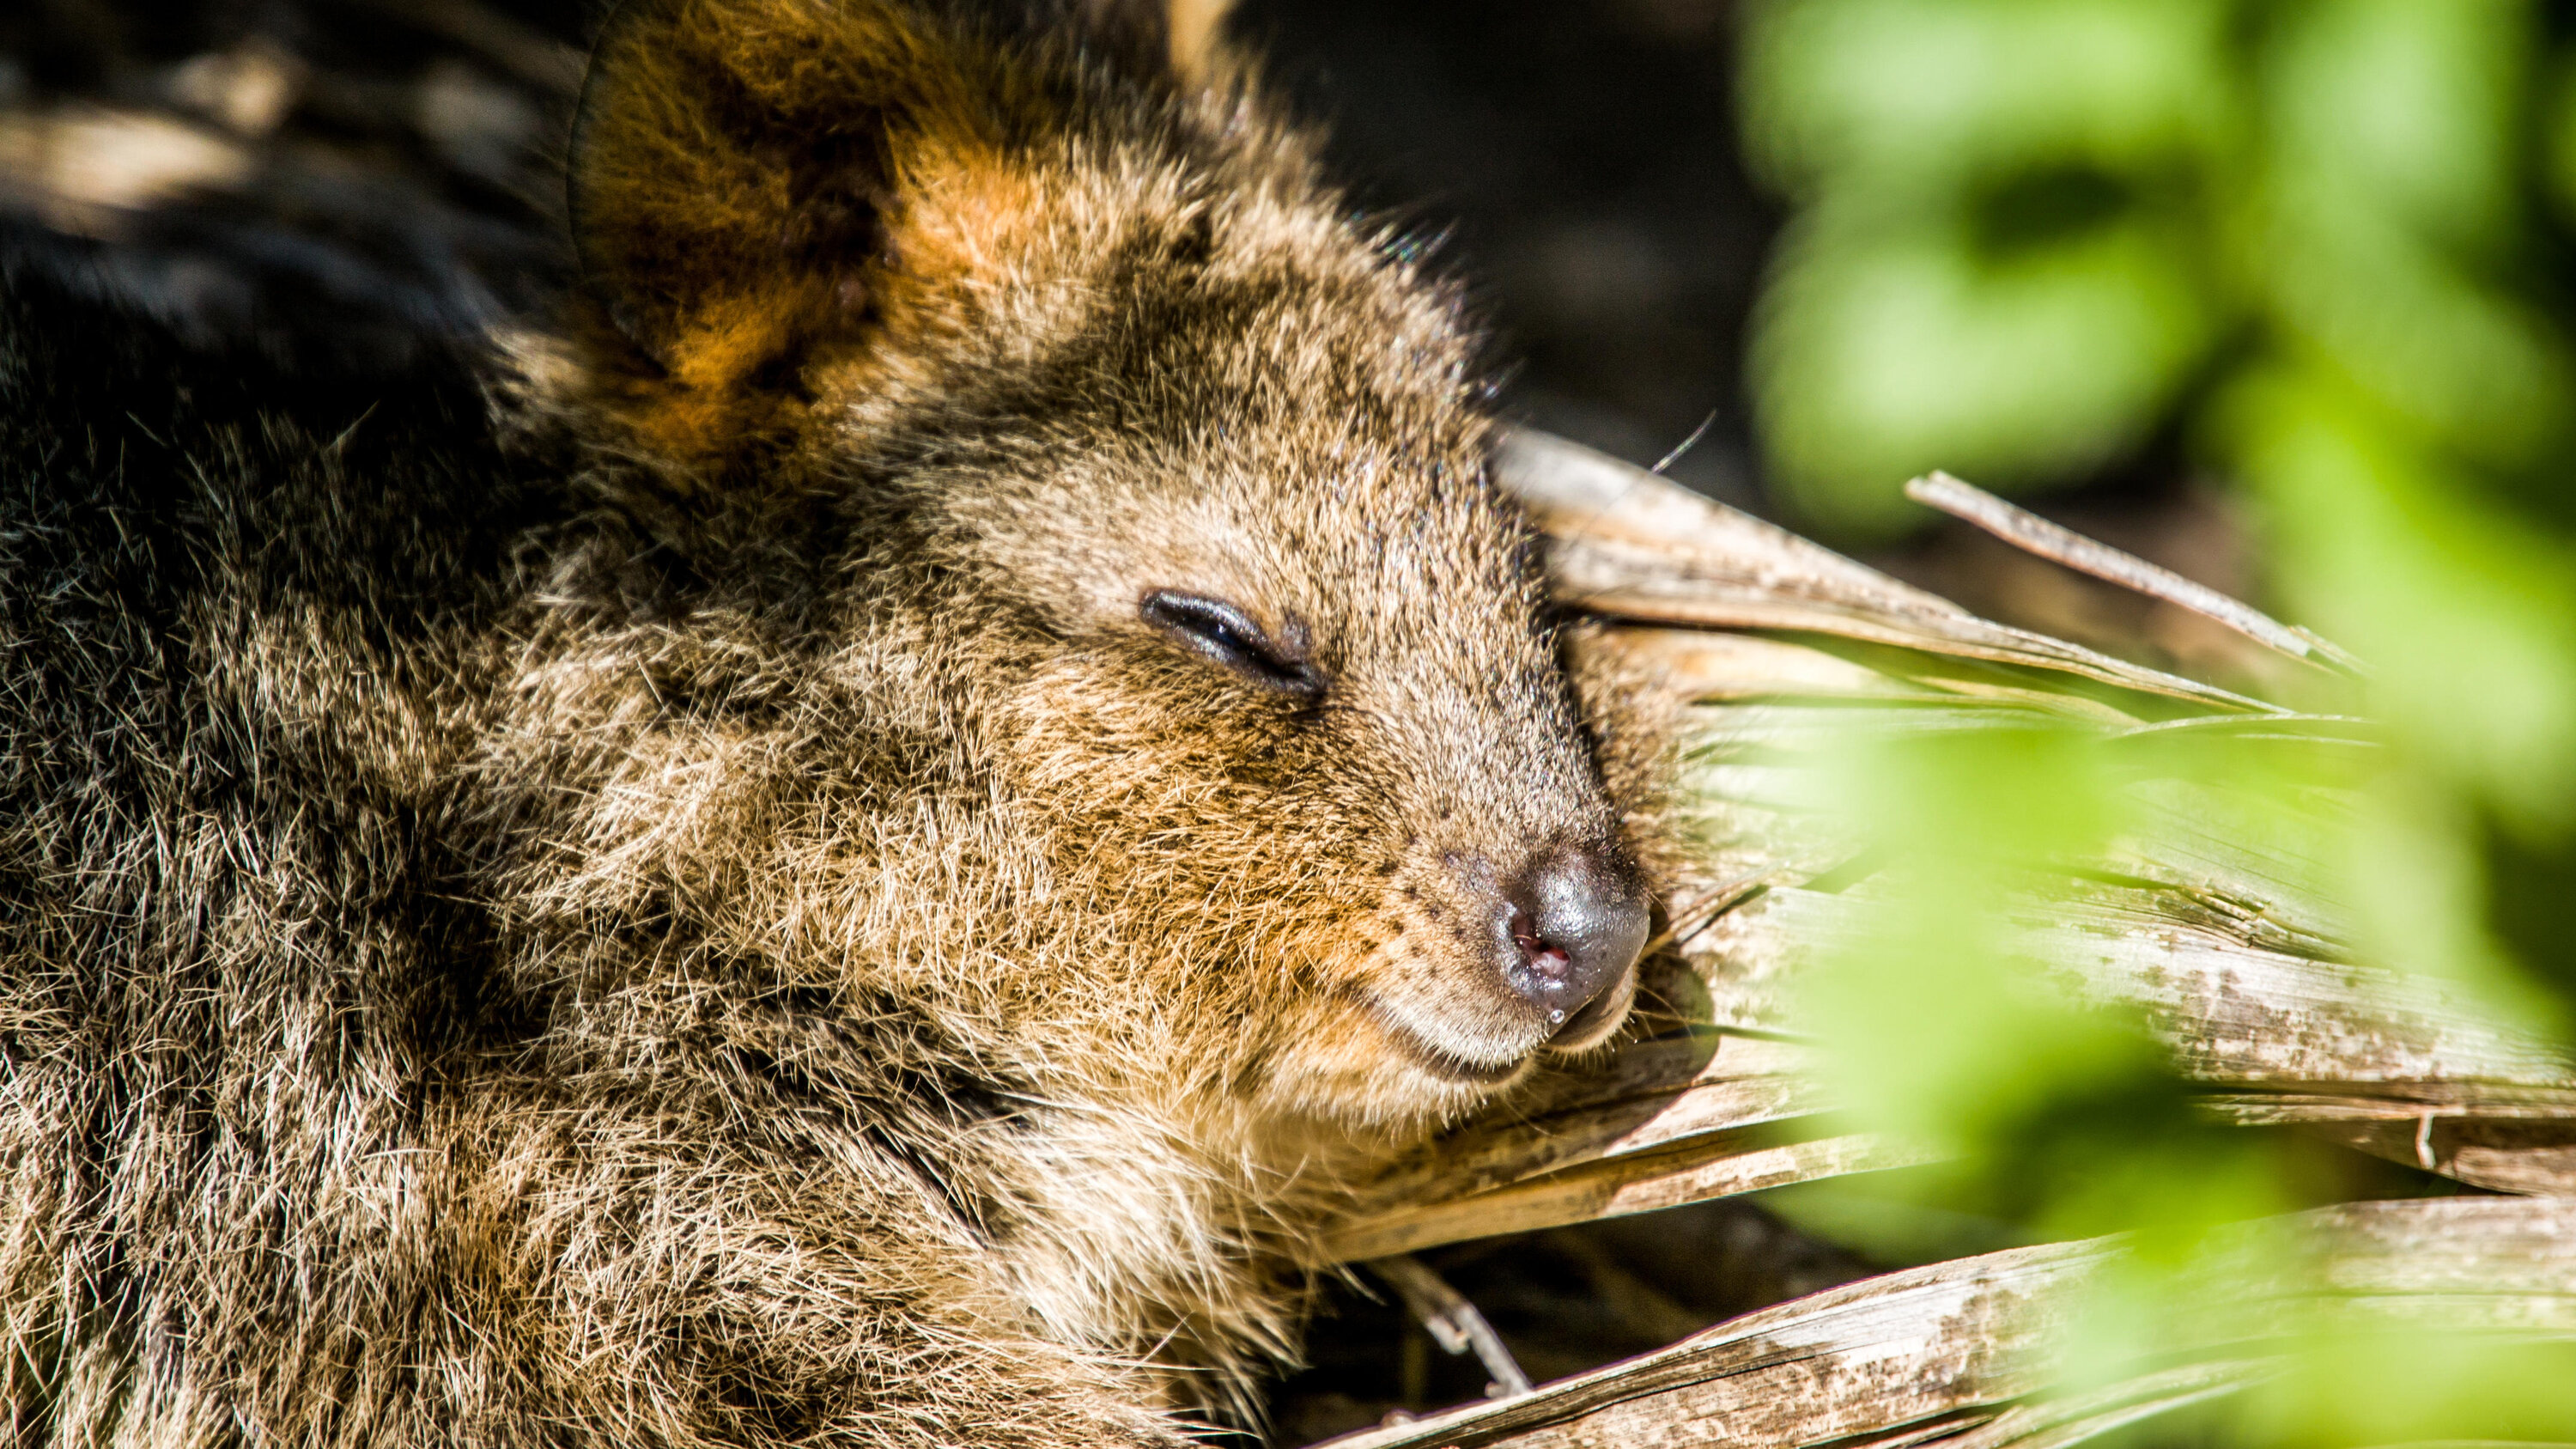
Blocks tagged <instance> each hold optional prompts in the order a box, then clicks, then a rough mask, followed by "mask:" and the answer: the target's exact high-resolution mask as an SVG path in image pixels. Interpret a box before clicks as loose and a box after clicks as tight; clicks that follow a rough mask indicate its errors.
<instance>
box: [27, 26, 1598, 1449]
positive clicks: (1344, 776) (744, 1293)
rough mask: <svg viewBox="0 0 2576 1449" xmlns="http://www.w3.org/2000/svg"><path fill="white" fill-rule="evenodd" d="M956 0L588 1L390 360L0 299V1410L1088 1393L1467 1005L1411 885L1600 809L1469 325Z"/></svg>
mask: <svg viewBox="0 0 2576 1449" xmlns="http://www.w3.org/2000/svg"><path fill="white" fill-rule="evenodd" d="M1030 13H1031V14H1035V15H1037V17H1038V20H1039V21H1044V22H1045V23H1043V24H1041V23H1035V22H1032V21H1031V20H1030V19H1029V17H1028V15H1019V14H1016V13H1015V14H1014V15H1013V16H1004V17H1000V18H996V15H995V14H991V13H988V14H985V15H982V16H981V17H980V18H979V17H967V18H963V19H961V18H958V17H955V16H942V15H931V14H924V13H919V12H915V11H913V10H911V9H908V8H905V7H903V6H901V5H897V4H893V3H887V0H845V3H842V4H839V5H837V6H835V5H828V4H825V3H822V0H721V3H718V0H671V3H668V4H665V5H661V6H659V7H656V8H654V9H652V10H650V11H648V12H645V13H641V14H638V15H634V16H629V17H627V18H625V19H624V20H622V21H620V22H619V24H618V26H617V27H616V28H613V29H612V32H611V36H610V39H609V41H608V42H607V44H606V46H605V48H604V51H603V60H602V62H601V67H602V68H601V70H600V72H599V77H600V78H599V79H598V80H597V81H595V82H594V85H593V88H592V96H591V98H590V102H591V106H592V109H591V111H590V113H589V114H588V116H587V117H586V119H585V123H584V126H583V129H582V137H583V139H582V143H581V149H580V152H579V155H578V156H577V160H576V176H577V180H578V182H579V185H578V188H577V192H576V196H577V200H578V202H579V224H580V228H581V236H580V241H581V249H582V252H583V255H584V257H585V258H586V260H587V262H588V264H589V266H590V268H591V283H590V291H589V293H588V296H587V298H586V300H584V301H583V302H582V303H581V304H580V305H578V306H576V307H575V308H574V309H573V312H572V314H571V315H570V316H568V317H567V319H566V321H565V323H564V325H563V326H561V327H559V328H552V329H548V330H546V331H543V332H539V333H528V334H522V335H514V336H510V337H505V338H501V339H497V340H496V342H495V345H494V351H493V353H492V354H491V355H489V356H485V357H469V358H464V359H458V360H453V361H441V360H437V359H431V360H428V361H424V362H423V363H421V364H420V366H419V367H418V368H417V369H416V371H415V372H414V373H413V374H412V375H410V376H408V377H406V378H404V379H401V380H400V383H399V385H394V386H381V385H379V386H371V387H370V388H369V390H367V391H366V392H365V393H364V394H363V395H356V394H353V395H349V396H334V395H332V394H331V392H330V390H329V388H328V386H327V385H323V384H316V383H314V382H312V381H310V380H304V381H297V380H295V379H293V378H291V377H289V376H287V375H284V374H273V373H267V372H264V371H263V370H262V368H261V365H260V364H258V363H256V362H254V361H246V360H240V359H232V360H223V359H217V360H207V359H204V358H202V357H192V356H190V355H189V354H186V353H184V352H182V351H180V350H178V349H177V348H175V347H169V346H163V345H161V344H159V343H156V342H155V341H154V340H153V337H152V335H151V333H150V332H149V331H148V329H145V328H143V327H140V326H136V325H130V324H125V323H121V322H118V321H116V320H115V319H112V318H108V317H106V316H104V315H103V314H99V313H95V312H90V311H85V310H83V309H80V308H78V307H76V306H73V305H72V304H68V303H63V302H57V301H49V300H47V299H45V298H43V297H39V296H18V297H15V298H13V299H12V300H11V301H10V302H9V303H8V310H7V311H6V313H5V314H0V487H5V489H6V492H5V496H0V631H5V632H0V762H5V763H0V812H5V813H0V952H5V958H0V959H5V967H6V978H5V988H0V1155H5V1161H6V1163H7V1166H6V1169H5V1177H0V1191H5V1194H6V1196H5V1198H0V1349H5V1352H6V1357H5V1359H0V1364H4V1365H5V1367H0V1374H5V1381H6V1382H5V1389H0V1393H5V1397H6V1400H7V1402H8V1404H9V1405H10V1406H11V1412H12V1413H13V1415H14V1422H15V1428H16V1432H17V1442H24V1443H31V1444H62V1445H70V1444H89V1443H94V1442H111V1441H112V1442H117V1443H126V1442H133V1443H145V1442H149V1443H152V1444H156V1445H158V1444H169V1445H192V1446H193V1445H200V1444H203V1445H214V1444H232V1443H243V1444H369V1445H393V1444H413V1443H418V1444H431V1443H440V1444H476V1445H522V1444H524V1445H536V1444H671V1445H699V1444H719V1443H731V1444H760V1445H773V1444H786V1443H791V1442H793V1443H815V1444H843V1445H909V1444H924V1445H928V1444H953V1443H959V1442H972V1443H975V1444H979V1445H1010V1444H1032V1445H1035V1444H1101V1443H1141V1442H1157V1441H1161V1440H1164V1439H1167V1438H1169V1437H1171V1436H1172V1435H1173V1434H1174V1432H1175V1430H1174V1428H1173V1427H1172V1426H1173V1423H1174V1421H1173V1419H1172V1418H1170V1417H1169V1416H1170V1414H1171V1413H1172V1412H1174V1411H1186V1410H1189V1409H1190V1408H1192V1407H1193V1406H1199V1407H1202V1408H1204V1407H1210V1406H1214V1407H1220V1408H1221V1407H1223V1406H1224V1405H1226V1404H1227V1403H1229V1402H1239V1395H1240V1393H1241V1386H1242V1384H1243V1382H1244V1381H1245V1375H1246V1374H1248V1373H1249V1372H1251V1371H1252V1368H1253V1366H1254V1365H1255V1364H1256V1363H1257V1362H1258V1361H1259V1360H1260V1359H1261V1358H1262V1357H1263V1356H1264V1355H1269V1354H1284V1353H1286V1352H1288V1351H1289V1344H1290V1333H1291V1329H1292V1327H1293V1323H1294V1316H1295V1312H1296V1300H1297V1293H1296V1285H1297V1283H1298V1281H1299V1277H1300V1274H1301V1273H1302V1272H1303V1271H1305V1270H1306V1269H1307V1268H1309V1267H1311V1266H1312V1258H1313V1253H1312V1248H1311V1243H1312V1242H1313V1240H1314V1234H1315V1232H1316V1230H1317V1228H1318V1226H1319V1225H1320V1224H1322V1223H1323V1222H1324V1221H1325V1220H1326V1219H1327V1218H1328V1216H1329V1214H1330V1212H1331V1210H1332V1207H1333V1204H1334V1202H1335V1200H1336V1195H1337V1193H1339V1192H1340V1191H1341V1190H1342V1189H1343V1188H1344V1187H1345V1186H1346V1185H1347V1184H1348V1183H1350V1182H1352V1181H1354V1180H1355V1179H1357V1178H1359V1177H1361V1176H1363V1175H1364V1174H1365V1173H1366V1172H1367V1171H1368V1170H1369V1169H1370V1167H1371V1166H1372V1165H1373V1164H1375V1163H1377V1162H1379V1161H1382V1160H1384V1159H1385V1158H1386V1157H1387V1156H1388V1155H1389V1154H1392V1153H1394V1152H1397V1151H1400V1150H1402V1149H1403V1148H1404V1147H1405V1146H1407V1145H1409V1144H1410V1143H1412V1142H1414V1141H1417V1140H1419V1138H1420V1137H1421V1136H1422V1134H1424V1133H1425V1132H1427V1131H1429V1130H1431V1129H1433V1128H1435V1127H1436V1126H1438V1125H1439V1124H1441V1123H1442V1122H1444V1121H1448V1120H1453V1119H1454V1118H1455V1117H1456V1116H1457V1115H1458V1114H1460V1113H1462V1112H1464V1111H1467V1110H1469V1109H1471V1108H1474V1107H1476V1106H1479V1105H1481V1104H1483V1103H1486V1102H1489V1101H1491V1100H1492V1099H1493V1098H1494V1097H1495V1095H1496V1094H1497V1093H1499V1092H1501V1091H1503V1090H1505V1089H1507V1088H1508V1086H1509V1085H1510V1084H1511V1083H1512V1082H1513V1081H1515V1080H1517V1079H1519V1078H1521V1077H1523V1076H1525V1075H1526V1073H1527V1071H1528V1064H1529V1062H1530V1060H1531V1059H1532V1057H1533V1055H1534V1054H1535V1053H1536V1052H1537V1051H1538V1050H1539V1049H1540V1047H1541V1046H1542V1044H1543V1043H1545V1042H1546V1040H1547V1038H1548V1036H1549V1032H1550V1028H1549V1027H1548V1026H1547V1025H1546V1024H1545V1023H1543V1022H1539V1021H1536V1020H1535V1019H1533V1018H1532V1017H1531V1016H1530V1014H1529V1013H1528V1011H1527V1010H1526V1009H1525V1008H1524V1007H1523V1006H1521V1005H1520V1004H1518V1003H1516V1002H1515V1001H1514V1000H1512V999H1510V998H1509V997H1508V996H1507V994H1506V993H1504V992H1503V991H1502V990H1501V988H1500V987H1499V986H1498V984H1497V983H1496V981H1495V980H1494V977H1493V971H1492V967H1491V963H1490V961H1489V960H1487V959H1486V957H1485V956H1484V955H1483V954H1480V951H1481V948H1480V947H1479V945H1478V942H1477V941H1476V939H1475V931H1474V929H1473V926H1472V923H1462V920H1461V917H1462V916H1463V915H1466V914H1469V913H1472V911H1473V910H1474V909H1476V907H1475V904H1474V902H1475V900H1476V899H1477V897H1476V894H1475V892H1476V890H1477V889H1478V882H1479V881H1480V880H1481V879H1483V878H1486V877H1490V876H1491V875H1492V874H1493V873H1494V872H1496V871H1507V870H1509V869H1511V868H1513V863H1514V862H1516V861H1519V860H1522V859H1525V858H1527V857H1528V856H1529V855H1530V854H1531V852H1533V851H1537V850H1540V849H1544V848H1547V847H1548V846H1549V845H1551V844H1552V843H1561V842H1567V841H1574V842H1579V843H1582V844H1585V845H1587V846H1589V847H1591V848H1593V849H1596V850H1600V851H1603V852H1607V853H1608V856H1609V857H1612V858H1615V857H1618V856H1619V855H1620V854H1621V853H1622V851H1623V849H1624V848H1623V847H1621V846H1619V845H1618V844H1617V837H1618V835H1619V832H1620V830H1621V826H1620V823H1619V818H1618V816H1617V813H1616V812H1615V811H1614V809H1613V807H1612V805H1611V803H1610V796H1609V793H1608V791H1607V790H1606V788H1605V786H1604V784H1603V782H1602V777H1601V767H1600V764H1599V762H1598V760H1597V759H1596V755H1595V751H1594V749H1593V747H1592V746H1591V744H1590V743H1588V741H1587V736H1586V733H1585V730H1584V727H1583V726H1582V724H1581V723H1580V720H1579V718H1578V715H1577V712H1576V710H1575V708H1574V704H1573V701H1572V697H1571V693H1570V689H1569V685H1568V681H1567V678H1566V675H1565V671H1564V668H1563V666H1562V664H1561V662H1560V658H1559V641H1558V640H1557V638H1556V637H1555V636H1554V634H1553V633H1552V632H1551V631H1550V629H1549V627H1548V624H1547V621H1546V616H1545V612H1544V606H1543V599H1542V594H1541V589H1540V585H1539V582H1538V579H1537V577H1536V573H1535V569H1534V565H1533V549H1532V543H1531V540H1530V538H1529V536H1528V531H1527V527H1526V525H1525V523H1524V522H1523V521H1522V520H1521V518H1520V517H1519V516H1518V515H1517V514H1516V513H1515V512H1514V511H1513V510H1512V509H1511V508H1509V507H1508V506H1507V505H1506V504H1505V503H1504V502H1503V501H1502V500H1501V498H1500V497H1499V496H1498V495H1497V494H1496V492H1495V491H1494V489H1493V487H1492V485H1491V484H1490V482H1489V481H1488V480H1487V478H1486V477H1485V473H1484V463H1485V449H1486V445H1487V439H1486V423H1485V422H1484V420H1483V418H1482V415H1481V414H1480V412H1479V411H1478V401H1479V397H1480V393H1479V389H1478V387H1477V385H1476V383H1475V381H1474V379H1473V377H1472V375H1471V372H1470V369H1469V357H1470V353H1471V342H1472V340H1471V338H1470V337H1469V336H1468V334H1467V333H1466V331H1465V330H1464V329H1463V328H1462V327H1461V326H1460V325H1459V323H1458V321H1457V319H1456V317H1455V315H1454V308H1453V305H1452V303H1451V302H1450V300H1449V299H1448V298H1447V297H1446V296H1445V295H1444V294H1443V293H1442V292H1440V291H1439V290H1438V289H1436V288H1434V287H1431V286H1430V285H1428V284H1427V283H1425V282H1424V281H1423V280H1422V279H1421V278H1420V277H1418V276H1416V275H1415V274H1414V273H1413V272H1412V270H1411V268H1410V266H1409V265H1408V264H1406V263H1404V262H1401V261H1398V260H1395V259H1393V258H1392V257H1391V256H1390V254H1389V253H1388V252H1387V251H1386V250H1385V249H1384V248H1382V247H1381V246H1380V245H1379V239H1378V238H1376V237H1373V236H1371V235H1368V234H1366V233H1364V232H1360V231H1357V230H1354V229H1353V227H1352V226H1351V224H1350V223H1349V222H1348V221H1347V220H1346V219H1345V217H1344V214H1343V209H1342V207H1341V206H1340V205H1339V203H1338V202H1337V200H1336V198H1335V197H1334V196H1333V194H1332V193H1331V192H1330V191H1328V190H1326V189H1324V188H1322V187H1321V186H1320V184H1319V183H1318V182H1317V181H1316V179H1315V178H1314V176H1313V173H1312V167H1311V164H1310V162H1309V160H1308V156H1307V151H1306V149H1305V147H1304V145H1303V143H1302V142H1301V141H1300V140H1299V139H1298V138H1297V137H1296V136H1295V135H1294V134H1293V133H1291V132H1288V131H1285V130H1282V129H1280V128H1279V127H1277V126H1276V125H1275V124H1274V123H1272V122H1271V121H1270V120H1268V119H1267V118H1266V115H1265V113H1264V111H1263V110H1262V108H1261V107H1260V106H1259V104H1258V103H1257V102H1256V101H1255V99H1254V98H1253V97H1252V95H1251V93H1250V92H1249V91H1248V90H1246V89H1245V88H1244V86H1243V84H1242V82H1241V81H1240V80H1239V79H1238V78H1236V75H1235V71H1234V68H1233V67H1232V66H1231V65H1230V64H1229V63H1228V62H1226V61H1225V60H1224V59H1223V58H1222V57H1201V56H1189V57H1184V60H1185V61H1186V62H1187V63H1186V64H1183V65H1178V66H1176V65H1174V64H1172V63H1171V62H1170V61H1169V60H1168V59H1167V58H1166V56H1165V53H1164V48H1165V46H1166V44H1167V40H1166V37H1165V36H1164V35H1163V32H1161V31H1160V30H1159V29H1157V28H1156V24H1157V22H1155V21H1154V20H1153V19H1151V18H1150V17H1147V18H1136V17H1122V16H1120V15H1115V14H1113V15H1109V16H1106V17H1102V16H1098V15H1089V14H1088V13H1087V12H1086V13H1085V15H1084V16H1079V17H1074V18H1072V19H1068V18H1066V17H1065V16H1063V15H1060V14H1056V13H1055V12H1052V11H1032V12H1030ZM1140 37H1141V38H1140ZM1155 589H1180V590H1184V591H1188V592H1191V593H1195V594H1201V595H1206V596H1210V597H1219V598H1224V599H1227V600H1230V601H1232V602H1234V603H1235V604H1237V605H1239V606H1241V607H1242V608H1243V609H1244V611H1245V612H1246V613H1247V614H1249V615H1251V616H1252V617H1253V618H1254V619H1255V620H1257V621H1258V622H1259V624H1260V625H1261V626H1262V627H1263V628H1264V629H1266V630H1267V631H1269V632H1270V633H1271V634H1272V635H1273V636H1274V637H1276V638H1280V639H1286V640H1292V641H1295V642H1296V645H1297V647H1298V648H1299V649H1300V650H1301V652H1302V654H1303V656H1304V657H1305V658H1306V659H1308V660H1310V661H1311V663H1312V665H1313V667H1315V668H1317V669H1319V670H1321V671H1322V673H1323V675H1324V676H1325V677H1326V679H1327V680H1328V687H1327V688H1326V690H1325V692H1324V694H1323V695H1322V696H1321V698H1320V699H1308V698H1304V697H1302V696H1296V695H1292V694H1286V693H1282V692H1279V691H1276V690H1270V689H1265V688H1264V687H1262V686H1261V685H1260V684H1258V683H1256V682H1254V681H1251V680H1248V679H1245V678H1242V677H1239V676H1238V675H1236V674H1234V673H1230V672H1228V671H1226V670H1224V669H1222V668H1219V667H1216V666H1214V665H1212V664H1210V663H1209V662H1208V661H1206V660H1205V659H1202V658H1200V657H1198V656H1197V655H1195V654H1193V653H1191V652H1189V651H1188V650H1186V649H1184V648H1182V647H1180V645H1178V644H1176V643H1175V642H1174V641H1173V639H1171V638H1169V637H1167V636H1166V635H1165V634H1164V633H1162V632H1158V631H1157V630H1156V629H1155V628H1153V627H1151V626H1150V625H1149V624H1148V623H1147V622H1145V621H1144V620H1141V619H1140V618H1139V616H1138V601H1139V599H1140V598H1141V597H1142V596H1143V595H1145V594H1146V593H1147V592H1149V591H1152V590H1155ZM1624 1000H1625V998H1624V996H1621V997H1620V998H1619V1000H1618V1004H1619V1005H1621V1006H1624ZM1616 1020H1617V1012H1616V1011H1613V1012H1611V1013H1609V1014H1608V1016H1607V1018H1606V1020H1605V1021H1604V1023H1603V1024H1602V1025H1601V1027H1600V1029H1599V1030H1598V1031H1595V1032H1592V1033H1591V1034H1590V1036H1591V1039H1593V1040H1597V1039H1599V1037H1600V1035H1601V1034H1603V1033H1604V1032H1606V1031H1607V1030H1608V1029H1609V1027H1610V1026H1613V1025H1615V1023H1616Z"/></svg>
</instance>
